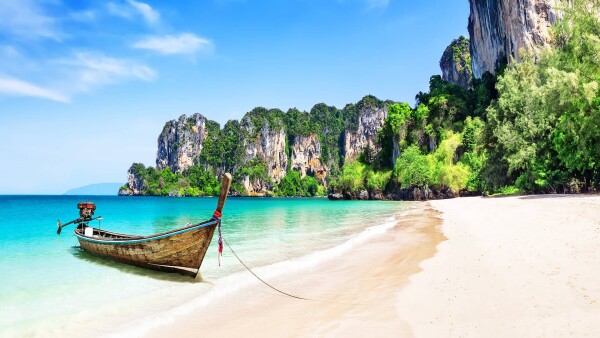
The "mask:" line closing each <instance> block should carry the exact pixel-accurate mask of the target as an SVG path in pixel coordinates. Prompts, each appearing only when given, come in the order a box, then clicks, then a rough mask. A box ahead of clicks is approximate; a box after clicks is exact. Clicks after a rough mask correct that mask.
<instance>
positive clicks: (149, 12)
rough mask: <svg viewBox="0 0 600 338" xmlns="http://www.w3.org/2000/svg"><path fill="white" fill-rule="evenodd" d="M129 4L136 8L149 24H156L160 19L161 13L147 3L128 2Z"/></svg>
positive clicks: (133, 0)
mask: <svg viewBox="0 0 600 338" xmlns="http://www.w3.org/2000/svg"><path fill="white" fill-rule="evenodd" d="M127 3H129V5H131V7H133V8H135V9H136V10H137V11H138V12H139V13H140V14H141V15H142V16H143V17H144V19H145V20H146V21H147V22H148V23H151V24H154V23H157V22H158V20H159V19H160V13H158V12H157V11H156V10H154V9H153V8H152V7H150V5H148V4H147V3H144V2H140V1H135V0H127Z"/></svg>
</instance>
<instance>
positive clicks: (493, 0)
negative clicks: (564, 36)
mask: <svg viewBox="0 0 600 338" xmlns="http://www.w3.org/2000/svg"><path fill="white" fill-rule="evenodd" d="M560 1H561V0H469V3H470V6H471V14H470V16H469V35H470V40H471V58H472V60H473V63H472V65H473V76H474V77H475V78H481V76H482V75H483V74H484V73H485V72H488V71H489V72H490V73H494V72H495V70H496V68H497V67H498V66H499V65H500V64H501V63H502V62H503V61H504V60H507V61H510V59H515V60H518V59H519V50H520V49H522V48H524V49H527V50H533V51H535V50H538V49H540V48H543V47H545V46H548V44H549V41H550V34H549V28H550V26H551V25H552V23H554V22H555V21H556V18H557V14H556V11H555V8H556V4H557V3H558V2H560Z"/></svg>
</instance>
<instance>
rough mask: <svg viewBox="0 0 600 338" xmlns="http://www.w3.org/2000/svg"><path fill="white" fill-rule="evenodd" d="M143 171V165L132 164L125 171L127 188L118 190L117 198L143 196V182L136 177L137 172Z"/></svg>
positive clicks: (138, 176)
mask: <svg viewBox="0 0 600 338" xmlns="http://www.w3.org/2000/svg"><path fill="white" fill-rule="evenodd" d="M144 169H145V168H144V165H143V164H140V163H134V164H133V165H132V166H131V167H130V168H129V170H127V187H122V188H121V189H119V196H137V195H142V194H143V191H144V189H145V185H144V180H143V179H142V178H141V177H140V175H138V172H139V171H140V170H144Z"/></svg>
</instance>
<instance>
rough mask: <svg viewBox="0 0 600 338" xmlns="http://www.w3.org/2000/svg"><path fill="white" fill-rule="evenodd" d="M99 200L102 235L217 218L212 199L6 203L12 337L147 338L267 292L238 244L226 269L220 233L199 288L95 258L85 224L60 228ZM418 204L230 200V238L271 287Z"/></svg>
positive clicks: (0, 289)
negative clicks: (119, 337)
mask: <svg viewBox="0 0 600 338" xmlns="http://www.w3.org/2000/svg"><path fill="white" fill-rule="evenodd" d="M88 200H89V201H92V202H94V203H96V206H97V209H96V213H95V215H96V216H99V215H101V216H103V220H102V221H101V223H99V222H98V221H93V222H92V223H91V224H90V225H92V226H94V227H98V226H100V227H101V228H103V229H107V230H110V231H115V232H121V233H131V234H139V235H149V234H152V233H158V232H163V231H167V230H171V229H175V228H179V227H182V226H184V225H185V224H186V223H188V222H192V223H193V222H198V221H202V220H205V219H208V218H210V216H211V215H212V212H213V210H214V208H215V206H216V203H217V199H216V198H202V197H199V198H165V197H117V196H0V233H1V234H2V236H0V273H1V274H2V277H1V279H0V280H1V281H2V282H1V283H0V336H2V337H12V336H18V337H21V336H44V337H46V336H88V335H94V336H97V335H113V334H118V333H119V332H128V333H127V335H137V334H141V333H143V332H144V330H149V329H151V326H152V325H160V323H161V322H168V321H170V320H172V319H173V318H174V317H176V316H177V315H178V314H180V313H184V312H186V311H191V310H193V309H194V308H197V307H200V306H206V305H207V304H209V303H210V302H211V301H214V300H215V299H216V298H218V297H220V296H222V295H224V294H226V293H228V292H235V290H237V289H239V288H241V287H243V286H244V285H245V284H248V283H253V282H256V279H255V278H254V277H253V276H252V275H251V274H250V273H249V272H247V271H246V270H245V268H244V267H243V266H242V265H241V264H240V263H239V262H238V261H237V260H236V258H235V257H234V256H233V254H232V253H231V252H230V251H229V249H228V248H227V246H225V249H224V252H223V262H222V266H220V267H219V265H218V261H217V247H216V233H215V238H213V241H212V242H211V246H210V248H209V249H208V252H207V255H206V257H205V259H204V262H203V264H202V267H201V275H202V281H199V282H198V281H196V282H195V281H194V280H193V279H192V278H190V277H185V276H180V275H178V274H173V273H164V272H154V271H151V270H147V269H143V268H138V267H133V266H128V265H124V264H121V263H116V262H112V261H109V260H106V259H102V258H97V257H94V256H91V255H89V254H87V253H86V252H83V251H82V250H81V249H80V248H79V246H78V241H77V239H76V238H75V236H74V235H73V229H74V226H67V227H65V228H63V231H62V233H61V235H57V234H56V221H57V220H58V219H60V220H61V221H62V222H63V223H66V222H67V221H70V220H73V219H75V218H77V217H78V215H79V214H78V209H77V203H78V202H81V201H88ZM409 205H410V204H408V203H401V202H375V201H368V202H367V201H364V202H363V201H340V202H332V201H328V200H326V199H295V198H231V197H230V198H228V200H227V203H226V205H225V208H224V211H223V221H222V229H223V237H224V238H225V240H226V241H227V243H229V244H230V245H231V247H232V248H233V249H234V250H235V251H236V253H237V254H238V255H239V256H240V258H241V259H242V260H243V261H244V262H245V263H246V264H247V265H248V266H250V267H252V268H253V269H255V271H256V272H257V273H259V275H260V276H261V277H262V278H264V279H267V280H268V279H269V278H274V277H276V276H277V275H278V274H282V273H285V272H289V271H294V270H296V269H305V268H307V267H309V266H311V265H314V264H318V263H319V262H320V261H323V260H327V259H334V258H335V256H336V255H342V254H344V253H346V252H348V251H350V250H352V247H353V246H356V245H361V243H362V241H363V240H364V239H366V238H368V237H369V236H371V235H373V234H376V233H380V232H382V231H385V230H386V229H387V228H389V227H391V226H393V225H394V224H395V217H398V215H399V214H400V213H402V212H403V211H405V210H406V209H407V208H408V206H409ZM265 288H266V286H265ZM266 291H267V290H266ZM148 318H153V319H152V320H148Z"/></svg>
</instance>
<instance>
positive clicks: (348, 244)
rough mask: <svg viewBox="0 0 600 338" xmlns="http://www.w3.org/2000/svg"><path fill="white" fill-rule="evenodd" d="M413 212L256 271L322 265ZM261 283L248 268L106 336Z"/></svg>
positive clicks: (139, 332) (277, 273) (161, 321)
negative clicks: (184, 301) (196, 295)
mask: <svg viewBox="0 0 600 338" xmlns="http://www.w3.org/2000/svg"><path fill="white" fill-rule="evenodd" d="M412 212H414V209H413V208H410V207H408V208H407V209H405V210H404V211H402V212H400V213H398V214H396V215H394V216H392V217H389V218H387V219H386V220H385V221H384V222H382V223H380V224H376V225H373V226H370V227H368V228H366V229H365V230H363V231H362V232H360V233H357V234H355V235H353V236H352V237H351V238H350V239H348V240H347V241H345V242H343V243H341V244H339V245H337V246H334V247H332V248H329V249H325V250H320V251H315V252H312V253H309V254H307V255H305V256H302V257H299V258H295V259H290V260H286V261H282V262H278V263H274V264H270V265H267V266H263V267H259V268H255V269H253V271H254V272H255V273H256V274H257V275H258V276H260V277H261V278H262V279H264V280H267V281H268V280H272V279H275V278H277V277H281V276H284V275H286V274H290V273H295V272H298V271H302V270H308V269H310V268H313V267H315V266H317V265H319V264H322V263H325V262H327V261H330V260H332V259H335V258H337V257H340V256H341V255H344V254H346V253H348V252H349V251H351V250H352V249H353V248H355V247H357V246H360V245H362V244H364V242H366V241H367V240H369V239H371V238H373V237H375V236H378V235H382V234H384V233H385V232H386V231H388V230H390V229H391V228H393V227H394V226H395V225H396V224H397V221H398V218H401V217H405V216H407V215H408V214H410V213H412ZM234 249H235V248H234ZM257 283H260V281H258V280H257V279H256V278H255V277H254V276H252V275H251V274H249V273H248V272H247V271H245V270H244V271H239V272H236V273H233V274H231V275H228V276H226V277H223V278H219V279H218V280H216V281H215V282H214V285H213V287H212V289H211V290H210V291H208V292H207V293H204V294H202V295H200V296H198V297H196V298H193V299H192V300H190V301H188V302H186V303H184V304H182V305H180V306H177V307H174V308H171V309H168V310H166V311H161V312H157V313H154V314H152V315H148V316H144V317H141V318H139V319H137V320H135V321H133V322H129V323H128V325H127V326H126V327H118V328H115V331H114V332H111V333H110V334H107V335H106V336H107V337H139V336H143V335H144V334H146V333H148V332H149V331H150V330H152V329H155V328H157V327H160V326H163V325H167V324H169V323H172V322H174V321H175V320H176V319H177V318H179V317H181V316H183V315H186V314H189V313H191V312H192V311H194V310H196V309H199V308H201V307H204V306H207V305H209V304H211V303H213V302H215V301H217V300H219V299H221V298H223V297H225V296H228V295H231V294H234V293H236V292H239V291H240V290H243V289H244V288H247V287H248V286H251V285H255V284H257Z"/></svg>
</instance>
